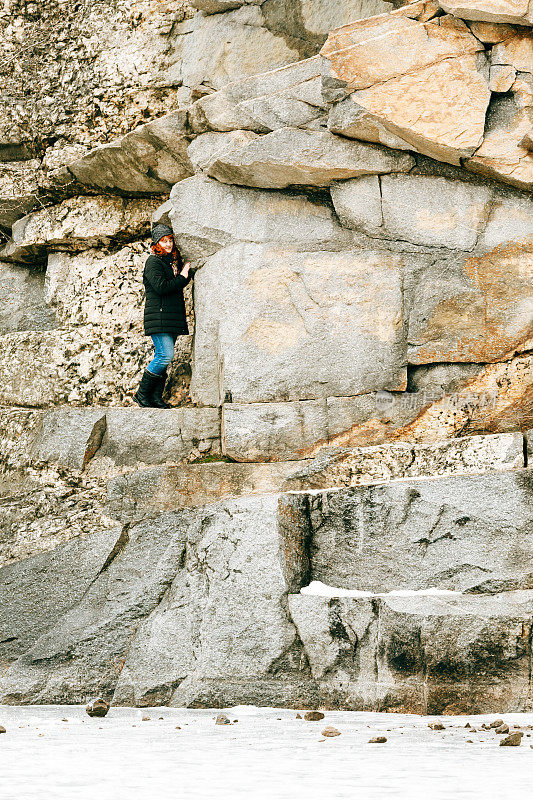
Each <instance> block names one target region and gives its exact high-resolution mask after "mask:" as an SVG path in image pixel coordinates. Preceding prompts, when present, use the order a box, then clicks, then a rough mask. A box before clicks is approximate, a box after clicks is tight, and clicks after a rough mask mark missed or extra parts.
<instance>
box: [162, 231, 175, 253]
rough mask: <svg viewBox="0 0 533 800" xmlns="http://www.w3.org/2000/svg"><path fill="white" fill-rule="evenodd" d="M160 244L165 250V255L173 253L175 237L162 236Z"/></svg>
mask: <svg viewBox="0 0 533 800" xmlns="http://www.w3.org/2000/svg"><path fill="white" fill-rule="evenodd" d="M158 244H160V245H161V249H162V250H164V251H165V253H171V252H172V248H173V247H174V237H173V236H171V235H170V234H168V236H162V237H161V239H160V240H159V242H158Z"/></svg>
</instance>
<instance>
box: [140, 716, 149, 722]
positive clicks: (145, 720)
mask: <svg viewBox="0 0 533 800" xmlns="http://www.w3.org/2000/svg"><path fill="white" fill-rule="evenodd" d="M141 721H142V722H149V721H150V717H143V718H142V720H141Z"/></svg>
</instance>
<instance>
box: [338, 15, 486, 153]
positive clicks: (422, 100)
mask: <svg viewBox="0 0 533 800" xmlns="http://www.w3.org/2000/svg"><path fill="white" fill-rule="evenodd" d="M437 30H438V28H437ZM352 97H353V100H354V102H356V103H357V104H358V105H360V106H362V107H363V108H364V109H365V110H366V111H368V112H369V113H370V114H372V115H373V116H374V117H377V118H378V119H379V120H380V121H381V123H382V124H383V125H384V126H385V127H386V128H387V129H388V130H389V131H391V133H393V134H395V135H396V136H399V137H400V138H402V139H404V140H405V141H406V142H407V143H408V144H410V145H412V146H413V147H414V148H415V149H416V150H417V151H418V152H420V153H423V154H424V155H427V156H430V157H431V158H435V159H437V160H438V161H448V162H450V163H452V164H457V165H460V163H461V159H462V158H465V157H467V156H470V155H472V153H473V152H474V151H475V150H476V148H477V147H479V145H480V144H481V142H482V141H483V131H484V126H485V113H486V109H487V106H488V103H489V99H490V91H489V88H488V84H487V81H486V78H485V77H484V75H483V73H482V71H481V70H480V69H479V61H478V59H477V58H476V56H475V55H465V56H463V57H457V58H450V59H446V60H443V61H439V62H437V63H436V64H433V65H431V66H428V67H423V68H421V69H419V70H418V71H416V72H413V73H408V74H406V75H402V76H400V77H398V78H395V79H393V80H390V81H387V82H385V83H384V84H377V85H375V86H373V87H371V88H369V89H364V90H362V91H358V92H354V94H353V95H352ZM458 120H461V124H460V125H459V124H458Z"/></svg>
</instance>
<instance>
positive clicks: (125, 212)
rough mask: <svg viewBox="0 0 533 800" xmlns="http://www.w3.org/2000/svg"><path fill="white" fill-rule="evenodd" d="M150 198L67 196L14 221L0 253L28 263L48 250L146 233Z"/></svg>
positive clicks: (71, 249)
mask: <svg viewBox="0 0 533 800" xmlns="http://www.w3.org/2000/svg"><path fill="white" fill-rule="evenodd" d="M156 202H157V201H155V202H154V200H152V199H146V200H142V199H139V200H126V199H123V198H122V197H111V196H100V197H83V196H81V197H71V198H70V199H68V200H64V201H63V202H62V203H60V204H59V205H57V206H48V207H47V208H43V209H41V210H40V211H36V212H34V213H33V214H29V215H28V216H26V217H23V218H22V219H20V220H18V221H17V222H15V224H14V225H13V231H12V239H11V240H10V241H9V242H8V244H7V245H6V247H5V248H4V249H3V251H2V253H1V257H2V258H4V259H5V260H6V261H21V262H32V261H35V260H38V259H43V258H44V257H45V256H46V254H47V253H48V252H50V251H52V250H67V251H69V252H76V251H79V250H86V249H88V248H90V247H97V246H99V245H100V246H106V245H109V244H111V243H113V242H120V241H127V240H128V239H129V240H131V239H136V238H141V237H143V236H146V234H147V233H148V232H149V230H150V216H151V213H152V210H153V208H154V205H155V204H156Z"/></svg>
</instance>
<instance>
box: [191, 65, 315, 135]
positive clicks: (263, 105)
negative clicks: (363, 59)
mask: <svg viewBox="0 0 533 800" xmlns="http://www.w3.org/2000/svg"><path fill="white" fill-rule="evenodd" d="M321 87H322V83H321V63H320V58H319V56H314V57H312V58H308V59H304V60H303V61H296V62H295V63H294V64H288V65H287V66H284V67H281V68H279V69H275V70H271V71H268V72H265V73H263V74H259V75H253V76H251V77H249V78H245V79H243V80H241V81H235V82H233V83H230V84H229V85H227V86H225V87H224V88H223V89H220V90H219V91H218V92H215V93H214V94H209V95H207V96H206V97H202V98H200V100H197V101H196V102H195V103H193V105H192V106H191V107H190V109H189V119H190V121H191V125H192V128H193V130H194V131H195V132H196V133H203V132H204V131H206V130H213V131H232V130H239V129H242V128H244V129H246V130H252V131H257V132H258V133H266V132H267V131H273V130H276V128H284V127H287V126H295V127H301V126H302V125H309V124H312V123H314V122H315V121H316V120H317V119H319V118H320V117H323V116H324V114H325V109H326V105H325V103H324V100H323V98H322V91H321Z"/></svg>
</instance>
